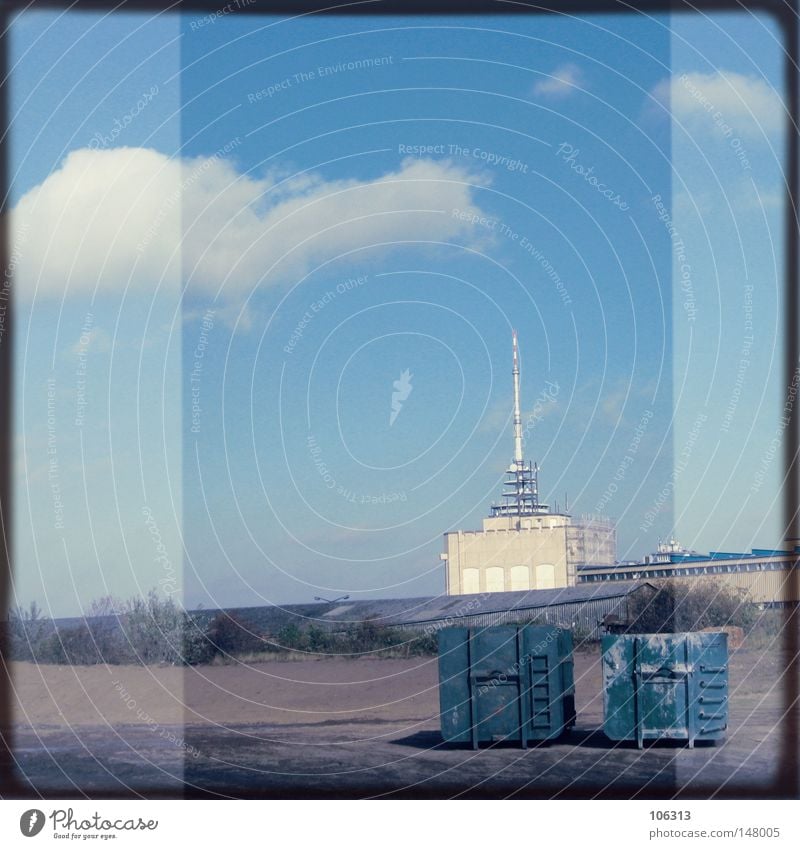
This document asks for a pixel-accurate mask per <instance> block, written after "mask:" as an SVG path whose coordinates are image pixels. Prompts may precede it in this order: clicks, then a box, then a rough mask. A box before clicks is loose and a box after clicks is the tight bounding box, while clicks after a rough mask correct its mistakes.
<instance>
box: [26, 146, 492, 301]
mask: <svg viewBox="0 0 800 849" xmlns="http://www.w3.org/2000/svg"><path fill="white" fill-rule="evenodd" d="M485 184H486V180H485V178H483V177H481V176H479V175H476V174H475V173H472V172H469V171H468V170H467V169H465V168H464V167H463V166H460V165H456V164H454V163H452V162H450V161H433V160H426V159H407V160H405V161H403V162H402V163H401V164H400V166H399V167H398V168H397V169H396V170H394V171H390V172H388V173H385V174H383V175H381V176H379V177H377V178H375V179H371V180H362V179H338V180H326V179H324V178H323V177H322V176H321V175H319V174H304V175H302V176H299V177H289V178H284V179H281V177H280V176H279V175H277V174H271V175H266V176H264V175H251V174H245V173H242V172H240V171H239V170H237V168H236V166H235V165H234V164H233V163H232V162H231V161H229V160H228V159H225V158H224V157H210V158H194V159H180V158H170V157H167V156H165V155H164V154H162V153H159V152H157V151H155V150H149V149H144V148H115V149H110V150H92V149H82V150H77V151H74V152H72V153H70V154H69V156H67V158H66V159H65V160H64V162H63V163H62V164H61V166H60V167H59V168H58V170H56V171H55V172H54V173H52V174H50V175H49V176H48V177H47V178H46V179H45V180H44V181H43V182H42V183H41V184H39V185H38V186H36V187H35V188H33V189H31V190H30V191H29V192H27V193H26V194H25V195H24V196H23V197H22V199H21V200H20V201H19V203H18V204H17V206H16V208H15V209H14V212H13V229H12V238H13V240H14V245H15V249H16V252H17V254H16V255H17V256H18V264H17V269H16V271H17V280H18V281H19V288H20V291H21V294H25V292H28V293H32V292H34V291H36V293H37V296H48V295H59V296H60V295H62V294H63V293H64V292H65V291H66V292H67V293H72V292H78V293H86V292H92V291H94V290H95V289H97V290H98V291H100V292H103V291H106V292H107V291H115V292H121V291H122V290H123V288H124V287H126V286H129V287H131V288H132V289H136V290H140V289H142V288H147V289H152V288H153V287H154V286H155V285H157V284H158V283H159V281H167V282H170V283H172V284H174V283H175V281H177V280H180V279H184V280H186V281H188V284H189V286H190V287H191V288H192V289H194V290H197V291H203V292H208V293H216V292H217V291H218V290H219V289H220V288H222V290H223V295H224V296H226V297H228V298H230V299H234V298H236V296H241V295H242V294H243V293H249V291H250V290H251V289H252V288H253V287H255V286H268V285H281V284H286V283H287V282H290V281H292V280H296V279H297V277H298V276H299V275H302V274H304V273H306V272H307V271H308V270H309V269H310V268H312V267H314V266H315V265H316V264H319V263H323V262H326V261H327V260H330V259H334V258H336V257H338V256H341V255H343V254H347V253H349V252H353V251H358V250H360V249H362V248H367V247H369V246H372V245H382V246H383V247H381V248H379V249H380V250H385V249H386V248H387V247H390V246H391V245H392V244H393V243H400V242H405V241H415V240H425V241H428V240H450V239H461V240H462V241H465V242H474V243H476V244H477V243H478V242H480V241H481V240H482V238H484V236H482V235H481V234H480V233H476V232H475V227H474V225H472V224H470V223H469V219H470V217H471V216H473V215H475V216H477V217H478V218H480V216H481V215H485V213H483V212H481V210H480V209H479V208H478V207H477V205H476V203H475V202H474V200H473V194H474V188H475V186H478V185H485ZM455 209H457V210H461V211H463V212H464V213H465V215H464V216H462V217H459V216H454V215H453V210H455Z"/></svg>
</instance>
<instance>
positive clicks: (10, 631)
mask: <svg viewBox="0 0 800 849" xmlns="http://www.w3.org/2000/svg"><path fill="white" fill-rule="evenodd" d="M52 632H53V623H52V621H51V620H50V619H47V618H45V617H44V616H42V611H41V609H40V607H39V605H37V604H36V602H35V601H33V602H31V604H30V607H29V608H28V609H27V610H25V609H24V608H21V607H16V608H12V609H11V610H10V611H9V614H8V626H7V631H6V635H5V636H6V646H7V648H6V649H5V652H6V654H7V657H8V659H9V660H33V659H34V654H35V653H36V651H37V647H38V646H39V645H40V644H41V643H42V641H43V640H44V639H45V638H46V637H47V636H48V635H49V634H51V633H52Z"/></svg>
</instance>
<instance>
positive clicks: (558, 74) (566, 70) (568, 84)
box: [533, 62, 585, 98]
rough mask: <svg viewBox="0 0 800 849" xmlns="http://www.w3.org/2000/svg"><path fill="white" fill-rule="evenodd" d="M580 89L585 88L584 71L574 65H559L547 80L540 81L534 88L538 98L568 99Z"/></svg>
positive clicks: (569, 63)
mask: <svg viewBox="0 0 800 849" xmlns="http://www.w3.org/2000/svg"><path fill="white" fill-rule="evenodd" d="M579 88H585V85H584V75H583V71H582V70H581V69H580V68H579V67H578V66H577V65H575V64H574V63H572V62H567V63H566V64H565V65H559V66H558V67H557V68H556V69H555V70H553V71H551V72H550V76H549V78H547V79H543V80H539V82H537V83H536V84H535V85H534V86H533V94H534V95H535V96H536V97H555V98H559V97H566V96H567V95H570V94H573V93H574V92H575V91H577V90H578V89H579Z"/></svg>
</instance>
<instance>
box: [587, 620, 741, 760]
mask: <svg viewBox="0 0 800 849" xmlns="http://www.w3.org/2000/svg"><path fill="white" fill-rule="evenodd" d="M602 652H603V708H604V713H605V722H604V725H603V730H604V731H605V733H606V736H607V737H609V738H610V739H611V740H635V741H636V744H637V745H638V746H639V748H642V746H643V745H644V741H645V740H687V741H688V742H689V746H690V747H693V746H694V744H695V742H696V741H697V740H722V739H724V737H725V732H726V730H727V728H728V635H727V634H725V633H722V632H720V633H716V632H712V633H707V632H698V633H686V634H616V635H608V636H605V637H603V643H602Z"/></svg>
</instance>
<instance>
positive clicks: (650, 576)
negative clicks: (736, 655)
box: [578, 540, 800, 607]
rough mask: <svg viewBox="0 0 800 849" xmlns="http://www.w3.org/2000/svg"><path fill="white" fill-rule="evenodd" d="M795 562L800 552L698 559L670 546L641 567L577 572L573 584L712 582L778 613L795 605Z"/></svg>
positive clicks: (799, 590)
mask: <svg viewBox="0 0 800 849" xmlns="http://www.w3.org/2000/svg"><path fill="white" fill-rule="evenodd" d="M799 560H800V547H795V548H794V549H793V550H791V551H788V550H786V551H784V550H774V549H761V548H754V549H752V550H751V551H750V553H740V552H726V551H712V552H710V553H709V554H698V553H697V552H694V551H691V552H690V551H686V550H685V549H682V548H680V546H678V545H677V544H676V543H675V541H674V540H671V541H670V542H669V543H665V544H662V545H659V549H658V551H657V552H655V553H654V554H651V555H648V556H647V557H645V558H644V560H643V561H642V562H641V563H622V564H618V565H616V566H607V565H605V566H599V565H591V566H589V565H587V566H582V567H580V568H579V569H578V583H579V584H598V583H606V584H607V583H609V582H616V581H620V582H622V583H627V582H629V581H640V580H647V581H653V580H664V579H667V578H670V579H679V580H686V581H699V580H702V579H709V578H713V579H714V580H715V581H719V582H720V583H721V584H724V585H727V586H730V587H732V588H736V589H741V590H744V591H745V592H746V593H747V596H748V598H749V600H750V601H753V602H755V603H756V604H759V605H761V606H763V607H783V606H788V605H796V604H797V603H798V601H800V573H798V569H797V567H798V561H799Z"/></svg>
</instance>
